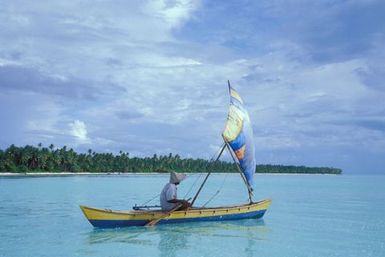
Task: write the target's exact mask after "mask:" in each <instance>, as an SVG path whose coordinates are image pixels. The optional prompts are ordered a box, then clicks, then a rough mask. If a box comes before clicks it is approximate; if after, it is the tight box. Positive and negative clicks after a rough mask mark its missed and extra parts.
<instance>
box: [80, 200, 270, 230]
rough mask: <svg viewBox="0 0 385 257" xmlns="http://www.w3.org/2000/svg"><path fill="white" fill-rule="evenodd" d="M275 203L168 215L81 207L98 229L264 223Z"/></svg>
mask: <svg viewBox="0 0 385 257" xmlns="http://www.w3.org/2000/svg"><path fill="white" fill-rule="evenodd" d="M270 203H271V200H269V199H267V200H262V201H260V202H256V203H251V204H244V205H238V206H231V207H218V208H191V209H189V210H184V211H174V212H172V213H165V212H162V211H143V210H138V211H135V210H132V211H131V210H130V211H113V210H109V209H97V208H92V207H87V206H83V205H82V206H80V208H81V209H82V211H83V213H84V215H85V216H86V218H87V219H88V221H89V222H90V223H91V224H92V225H93V226H94V227H97V228H116V227H129V226H144V225H146V224H147V223H148V222H150V221H151V220H155V219H160V221H159V222H158V224H171V223H181V222H193V221H222V220H238V219H260V218H262V217H263V215H264V214H265V212H266V210H267V208H268V207H269V205H270ZM165 215H166V216H165Z"/></svg>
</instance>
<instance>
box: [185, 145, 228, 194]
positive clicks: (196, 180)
mask: <svg viewBox="0 0 385 257" xmlns="http://www.w3.org/2000/svg"><path fill="white" fill-rule="evenodd" d="M222 147H223V144H222V146H221V147H220V148H219V149H218V150H217V151H216V152H215V153H214V154H213V156H212V157H211V158H210V161H209V164H208V165H207V167H210V164H211V163H212V161H213V160H214V159H215V156H217V155H218V154H219V151H221V149H222ZM202 174H203V173H199V176H197V178H196V179H195V181H194V183H193V184H192V185H191V187H190V189H189V190H188V191H187V193H186V194H185V195H184V197H183V199H186V197H187V195H188V194H189V193H190V192H191V190H192V189H193V187H194V186H195V184H196V183H197V182H198V180H199V179H200V178H201V176H202Z"/></svg>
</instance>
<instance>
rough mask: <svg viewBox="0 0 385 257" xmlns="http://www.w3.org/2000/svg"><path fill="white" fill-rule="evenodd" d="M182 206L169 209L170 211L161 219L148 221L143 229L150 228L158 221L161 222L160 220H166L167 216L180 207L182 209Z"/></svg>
mask: <svg viewBox="0 0 385 257" xmlns="http://www.w3.org/2000/svg"><path fill="white" fill-rule="evenodd" d="M182 206H183V204H181V203H180V204H177V205H176V206H175V207H174V208H173V209H171V211H169V212H167V213H166V214H164V215H163V216H162V217H160V218H158V219H154V220H150V221H149V222H148V223H147V224H146V225H144V226H145V227H152V226H154V225H156V224H157V223H158V222H159V221H161V220H162V219H164V218H166V217H167V216H168V215H170V214H171V213H173V212H174V211H176V210H178V209H179V208H180V207H182Z"/></svg>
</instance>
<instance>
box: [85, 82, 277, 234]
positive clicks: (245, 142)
mask: <svg viewBox="0 0 385 257" xmlns="http://www.w3.org/2000/svg"><path fill="white" fill-rule="evenodd" d="M228 86H229V92H230V108H229V114H228V117H227V121H226V125H225V129H224V131H223V133H222V137H223V140H224V144H223V146H222V147H221V150H220V152H219V154H218V156H217V158H216V160H215V161H217V160H219V158H220V156H221V155H222V153H223V151H224V149H225V148H226V149H227V150H228V151H229V153H230V155H231V157H232V158H233V161H234V162H235V163H236V164H237V168H238V171H239V173H240V175H241V177H242V179H243V181H244V182H245V185H246V187H247V190H248V194H249V202H248V203H247V204H242V205H236V206H223V207H210V208H205V207H194V203H195V200H196V199H197V197H198V195H199V193H200V192H201V190H202V188H203V186H204V185H205V183H206V181H207V179H208V177H209V176H210V174H211V172H209V173H208V174H207V175H206V177H205V179H204V180H203V182H202V184H201V186H200V187H199V189H198V191H197V193H196V194H195V196H194V198H193V200H192V202H191V205H192V206H193V207H190V208H188V209H187V210H176V209H177V208H175V209H173V210H171V211H168V212H162V211H161V210H159V209H158V210H150V209H146V208H144V209H141V208H140V207H139V208H138V207H137V206H135V207H134V210H128V211H114V210H110V209H98V208H93V207H88V206H84V205H81V206H80V208H81V210H82V211H83V213H84V215H85V216H86V218H87V219H88V221H89V222H90V223H91V224H92V225H93V226H94V227H97V228H116V227H128V226H153V225H155V224H170V223H180V222H193V221H224V220H237V219H260V218H262V217H263V215H264V214H265V212H266V210H267V209H268V208H269V206H270V204H271V200H270V199H265V200H262V201H257V202H254V201H253V200H252V197H253V189H252V185H253V178H254V173H255V168H256V161H255V154H254V153H255V152H254V143H253V131H252V128H251V123H250V118H249V114H248V112H247V111H246V109H245V107H244V105H243V100H242V98H241V97H240V95H239V94H238V92H237V91H236V90H235V89H233V88H232V87H231V86H230V82H228Z"/></svg>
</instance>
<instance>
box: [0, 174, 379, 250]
mask: <svg viewBox="0 0 385 257" xmlns="http://www.w3.org/2000/svg"><path fill="white" fill-rule="evenodd" d="M197 178H198V175H192V176H190V177H189V178H188V179H187V180H186V181H184V182H183V183H182V184H181V185H180V186H179V189H178V193H179V196H180V197H183V196H184V195H185V194H186V193H187V198H188V197H189V196H191V195H192V194H193V191H195V190H196V189H197V187H198V184H199V182H198V183H196V184H195V186H194V187H193V188H194V189H193V190H192V191H191V192H190V193H189V192H188V191H189V189H190V188H191V186H192V185H194V182H195V181H196V179H197ZM202 178H203V176H202V177H200V179H202ZM167 180H168V177H167V176H163V175H146V176H144V175H130V176H72V177H33V178H31V177H29V178H27V177H23V178H0V256H5V257H12V256H21V257H22V256H33V257H38V256H49V257H52V256H103V257H105V256H117V257H118V256H119V257H121V256H135V257H140V256H192V257H194V256H210V257H212V256H231V257H233V256H279V257H284V256H290V257H294V256H304V257H305V256H306V257H309V256H322V257H325V256H341V257H342V256H343V257H348V256H360V257H361V256H378V257H380V256H381V257H383V256H385V176H349V175H342V176H330V175H298V176H290V175H278V176H273V175H258V176H257V178H256V180H255V181H256V185H255V195H256V197H255V198H256V199H263V198H272V199H273V203H272V206H271V207H270V209H269V210H268V211H267V212H266V214H265V217H264V219H263V220H260V221H256V220H240V221H230V222H206V223H205V222H200V223H188V224H177V225H163V226H156V227H153V228H124V229H106V230H101V229H94V228H93V227H92V226H91V225H90V224H89V223H88V221H87V220H86V219H85V217H84V216H83V214H82V213H81V211H80V209H79V207H78V206H79V205H80V204H85V205H90V206H94V207H101V208H110V209H120V210H126V209H130V208H131V207H132V206H133V205H134V204H135V203H136V204H142V203H144V202H146V200H150V199H151V198H153V197H155V196H157V195H158V193H159V192H160V191H161V189H162V187H163V185H164V184H165V183H166V182H167ZM242 183H243V182H242V180H241V179H240V177H239V176H238V175H236V174H231V175H213V176H212V177H210V179H209V180H208V182H207V184H206V185H207V186H206V187H205V188H204V190H203V192H202V195H201V197H200V198H199V200H198V202H197V204H198V205H203V204H205V202H206V201H207V200H208V199H209V198H210V197H212V196H213V195H215V194H216V192H217V191H218V190H219V193H218V194H217V195H216V197H215V198H214V199H213V200H212V201H211V202H209V203H208V204H207V206H215V205H225V204H226V205H227V204H238V203H241V202H242V203H243V202H246V201H247V192H246V190H245V189H244V186H243V184H242ZM153 203H154V204H156V203H157V198H156V200H154V202H153Z"/></svg>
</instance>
